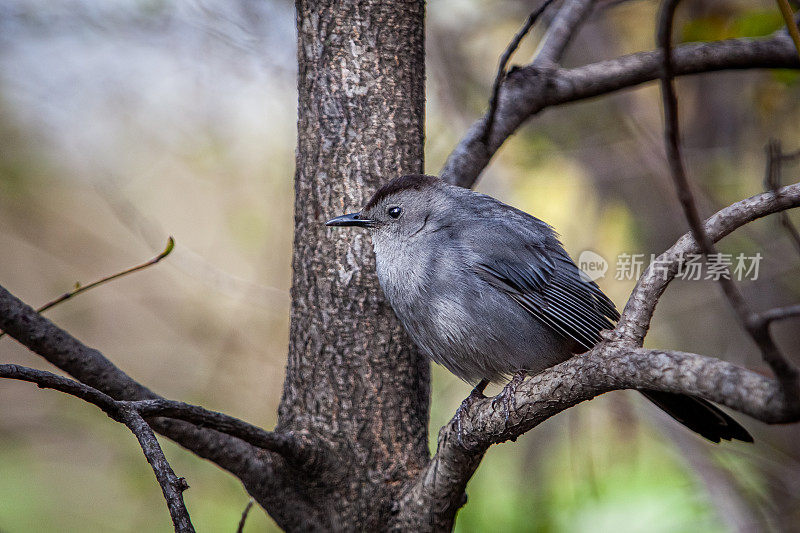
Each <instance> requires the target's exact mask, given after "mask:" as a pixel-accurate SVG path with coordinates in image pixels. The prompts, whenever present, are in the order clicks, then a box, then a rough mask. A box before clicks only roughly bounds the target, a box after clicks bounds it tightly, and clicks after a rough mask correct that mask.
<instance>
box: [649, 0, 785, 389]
mask: <svg viewBox="0 0 800 533" xmlns="http://www.w3.org/2000/svg"><path fill="white" fill-rule="evenodd" d="M679 2H680V0H664V1H663V2H662V4H661V8H660V10H659V14H658V34H657V39H658V45H659V47H660V48H661V51H662V58H661V60H662V70H661V76H660V78H661V96H662V102H663V106H664V143H665V145H666V152H667V159H668V161H669V165H670V170H671V174H672V179H673V181H674V182H675V188H676V190H677V194H678V199H679V200H680V203H681V206H682V207H683V212H684V215H685V216H686V219H687V221H688V222H689V227H690V229H691V232H692V235H693V236H694V238H695V240H696V241H697V243H698V245H699V247H700V251H701V253H702V254H704V255H705V256H706V257H708V256H711V255H713V254H715V253H716V247H715V246H714V241H713V240H712V239H711V237H710V236H709V235H708V233H706V231H705V229H704V228H703V221H702V219H701V218H700V213H699V211H698V209H697V205H696V203H695V200H694V195H693V194H692V190H691V187H690V185H689V180H688V178H687V177H686V171H685V169H684V165H683V158H682V155H681V145H680V129H679V124H678V102H677V98H676V96H675V87H674V82H673V78H674V67H673V58H672V25H673V24H672V23H673V19H674V17H675V8H676V7H677V5H678V3H679ZM718 280H719V283H720V287H721V288H722V292H723V293H724V294H725V297H726V298H727V299H728V302H729V304H730V305H731V307H732V308H733V310H734V312H735V314H736V316H737V318H738V320H739V322H740V324H741V325H742V327H743V328H744V329H745V331H747V332H748V333H749V334H750V336H751V337H752V339H753V341H755V343H756V345H757V346H758V347H759V349H760V350H761V354H762V356H763V358H764V360H765V361H766V362H767V364H769V365H770V367H771V368H772V371H773V372H774V373H775V376H776V377H777V379H778V381H779V382H780V383H781V385H782V386H783V390H784V393H785V394H786V397H787V401H788V402H790V403H797V402H800V384H799V382H800V372H798V370H797V368H796V367H795V366H794V365H793V364H792V363H791V362H790V361H789V360H788V359H786V357H784V355H783V354H782V353H781V352H780V350H779V349H778V347H777V345H776V344H775V342H774V341H773V339H772V337H771V336H770V334H769V330H768V328H767V327H764V326H763V325H762V324H760V323H759V322H758V321H757V320H756V315H755V314H754V313H753V312H752V311H751V310H750V308H749V306H748V305H747V302H745V300H744V298H743V297H742V295H741V293H740V292H739V290H738V288H737V287H736V285H735V284H734V283H733V280H732V279H731V277H730V275H727V276H724V275H723V276H719V278H718Z"/></svg>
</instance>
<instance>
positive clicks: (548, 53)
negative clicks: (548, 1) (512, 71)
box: [532, 0, 594, 66]
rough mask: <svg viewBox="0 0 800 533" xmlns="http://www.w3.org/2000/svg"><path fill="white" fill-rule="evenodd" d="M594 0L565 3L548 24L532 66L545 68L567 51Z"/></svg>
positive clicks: (571, 0)
mask: <svg viewBox="0 0 800 533" xmlns="http://www.w3.org/2000/svg"><path fill="white" fill-rule="evenodd" d="M593 4H594V0H569V1H568V2H565V3H564V5H563V6H561V9H559V10H558V14H557V15H556V16H555V18H554V19H553V22H551V23H550V26H549V27H548V28H547V33H545V36H544V38H543V39H542V44H541V46H540V47H539V49H538V50H537V51H536V54H535V59H534V60H533V63H532V64H533V65H535V66H545V65H548V64H555V63H558V62H559V61H560V60H561V56H563V55H564V52H565V51H566V49H567V45H569V43H570V41H571V40H572V39H573V38H574V37H575V35H576V34H577V33H578V32H577V30H578V27H579V26H580V25H581V23H582V22H583V21H584V20H585V19H586V17H587V16H588V15H589V13H590V12H591V8H592V5H593Z"/></svg>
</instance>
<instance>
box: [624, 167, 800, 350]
mask: <svg viewBox="0 0 800 533" xmlns="http://www.w3.org/2000/svg"><path fill="white" fill-rule="evenodd" d="M798 206H800V183H795V184H793V185H787V186H786V187H782V188H781V189H779V190H778V191H776V192H765V193H762V194H757V195H755V196H751V197H750V198H746V199H744V200H740V201H738V202H736V203H734V204H732V205H729V206H728V207H726V208H724V209H721V210H719V211H718V212H717V213H715V214H714V215H712V216H711V217H710V218H708V220H706V221H705V225H704V232H705V233H706V234H707V235H708V236H709V237H710V238H711V240H713V241H714V242H716V241H719V240H720V239H722V238H723V237H725V236H727V235H729V234H730V233H732V232H733V231H734V230H736V229H737V228H739V227H741V226H743V225H745V224H747V223H749V222H752V221H753V220H756V219H759V218H761V217H764V216H767V215H771V214H773V213H778V212H780V211H784V210H786V209H790V208H793V207H798ZM699 252H700V247H699V246H698V244H697V241H696V240H695V239H694V237H692V235H691V234H690V233H687V234H686V235H684V236H683V237H681V238H680V239H678V241H677V242H676V243H675V244H674V245H673V246H672V247H670V248H669V249H668V250H667V251H665V252H664V253H662V254H661V255H659V256H658V257H657V258H656V259H655V260H654V261H653V263H652V264H651V265H650V266H649V267H648V268H647V269H646V270H645V271H644V273H643V274H642V276H641V277H640V278H639V281H638V282H637V283H636V286H635V287H634V289H633V292H631V295H630V297H629V298H628V303H627V304H626V305H625V309H624V310H623V311H622V317H621V318H620V320H619V322H618V323H617V327H616V328H615V329H614V334H613V335H614V338H615V339H618V340H619V341H621V342H625V343H632V344H635V345H637V346H641V345H642V342H643V341H644V337H645V335H646V334H647V330H648V329H649V328H650V320H651V319H652V317H653V312H654V311H655V308H656V304H657V303H658V300H659V298H660V297H661V295H662V294H663V292H664V290H665V289H666V288H667V285H668V284H669V282H670V281H672V280H673V279H674V277H675V274H677V272H678V267H679V266H680V264H681V263H682V262H683V260H684V258H685V257H686V256H687V255H690V254H696V253H699ZM654 265H658V268H655V267H654Z"/></svg>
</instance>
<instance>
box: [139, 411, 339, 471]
mask: <svg viewBox="0 0 800 533" xmlns="http://www.w3.org/2000/svg"><path fill="white" fill-rule="evenodd" d="M124 403H125V404H126V405H128V406H130V408H132V409H133V410H135V411H136V412H138V413H139V414H141V415H142V416H143V417H144V418H153V417H169V418H175V419H178V420H185V421H186V422H191V423H192V424H195V425H196V426H198V427H202V428H210V429H213V430H214V431H219V432H220V433H224V434H226V435H231V436H233V437H236V438H238V439H241V440H243V441H245V442H247V443H248V444H252V445H253V446H256V447H257V448H261V449H264V450H268V451H271V452H275V453H277V454H279V455H281V456H282V457H283V458H284V459H286V461H288V462H289V463H291V464H292V465H293V466H295V467H296V468H302V469H304V470H309V469H321V468H323V467H331V466H332V465H330V464H324V465H323V461H325V462H326V463H327V462H328V461H327V460H328V459H329V455H328V453H327V451H325V450H326V448H325V445H324V444H323V443H322V442H321V441H319V439H315V438H313V437H312V436H311V435H308V434H303V433H298V432H288V433H277V432H273V431H264V430H263V429H261V428H259V427H257V426H254V425H252V424H248V423H247V422H245V421H243V420H240V419H238V418H236V417H232V416H230V415H226V414H223V413H219V412H216V411H209V410H208V409H204V408H203V407H200V406H197V405H191V404H188V403H183V402H177V401H174V400H166V399H163V398H159V399H154V400H138V401H132V402H124Z"/></svg>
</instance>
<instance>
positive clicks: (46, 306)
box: [36, 237, 175, 313]
mask: <svg viewBox="0 0 800 533" xmlns="http://www.w3.org/2000/svg"><path fill="white" fill-rule="evenodd" d="M174 248H175V239H173V238H172V237H169V238H168V239H167V246H166V247H165V248H164V251H163V252H161V253H160V254H158V255H157V256H155V257H154V258H152V259H150V260H149V261H147V262H145V263H142V264H141V265H136V266H135V267H131V268H129V269H127V270H123V271H122V272H117V273H116V274H112V275H110V276H106V277H104V278H102V279H99V280H97V281H94V282H92V283H90V284H88V285H80V284H78V285H77V286H76V287H75V289H74V290H72V291H70V292H67V293H65V294H62V295H61V296H59V297H58V298H56V299H55V300H53V301H52V302H48V303H46V304H44V305H43V306H41V307H40V308H39V309H37V310H36V312H37V313H44V312H45V311H47V310H48V309H50V308H51V307H54V306H56V305H58V304H60V303H61V302H63V301H64V300H69V299H70V298H72V297H73V296H76V295H78V294H80V293H82V292H85V291H88V290H89V289H94V288H95V287H97V286H98V285H102V284H103V283H106V282H109V281H112V280H115V279H117V278H121V277H122V276H127V275H128V274H132V273H133V272H136V271H138V270H142V269H145V268H147V267H149V266H152V265H155V264H156V263H158V262H159V261H161V260H162V259H164V258H165V257H167V256H168V255H169V254H170V253H171V252H172V250H173V249H174Z"/></svg>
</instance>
